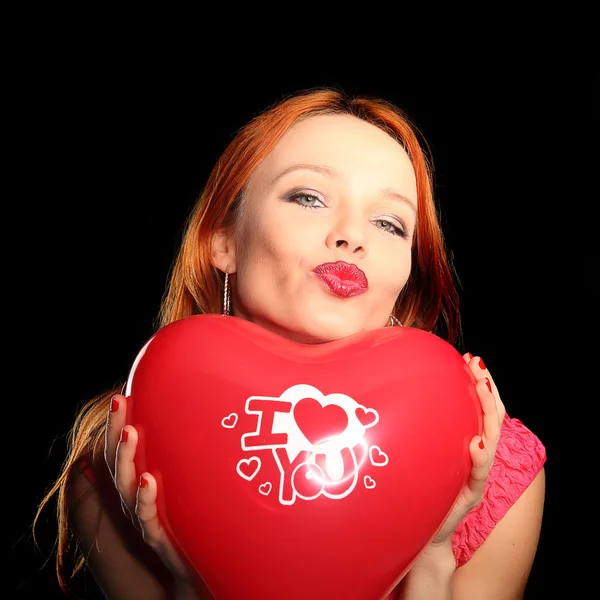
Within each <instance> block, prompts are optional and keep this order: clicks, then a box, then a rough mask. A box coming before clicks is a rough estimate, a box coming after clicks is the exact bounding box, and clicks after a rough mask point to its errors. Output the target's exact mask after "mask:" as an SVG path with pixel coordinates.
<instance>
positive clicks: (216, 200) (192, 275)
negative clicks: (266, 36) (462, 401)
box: [33, 88, 460, 592]
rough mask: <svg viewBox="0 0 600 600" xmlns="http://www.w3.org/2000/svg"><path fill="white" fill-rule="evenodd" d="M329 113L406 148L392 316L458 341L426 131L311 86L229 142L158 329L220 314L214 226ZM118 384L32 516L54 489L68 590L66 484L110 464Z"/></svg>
mask: <svg viewBox="0 0 600 600" xmlns="http://www.w3.org/2000/svg"><path fill="white" fill-rule="evenodd" d="M321 114H347V115H353V116H355V117H358V118H359V119H363V120H365V121H367V122H369V123H371V124H373V125H375V126H376V127H379V128H380V129H382V130H383V131H385V132H386V133H388V134H389V135H390V136H392V137H393V138H394V139H396V140H397V141H398V142H399V143H400V144H401V145H402V146H403V148H404V149H405V150H406V152H407V153H408V156H409V157H410V160H411V161H412V165H413V168H414V171H415V174H416V181H417V209H418V211H417V226H416V231H415V235H414V239H413V248H412V270H411V274H410V277H409V279H408V282H407V284H406V286H405V288H404V289H403V291H402V293H401V294H400V296H399V297H398V299H397V301H396V305H395V308H394V316H395V317H396V318H397V319H399V320H400V322H401V323H402V324H403V325H404V326H408V327H418V328H420V329H425V330H427V331H432V332H434V333H436V334H437V335H440V337H443V338H445V339H446V340H447V341H448V342H450V343H452V344H456V342H457V340H458V339H459V338H460V317H459V312H458V293H457V289H456V285H455V280H454V272H453V268H452V265H451V263H450V261H449V258H448V254H447V251H446V247H445V242H444V238H443V234H442V231H441V227H440V223H439V220H438V210H437V206H436V204H435V201H434V196H433V168H432V163H431V156H430V153H429V152H428V146H427V144H426V142H425V140H424V139H423V137H422V136H421V134H420V132H419V130H418V128H417V127H416V126H415V125H414V124H413V123H412V122H411V121H410V119H409V118H408V117H407V116H406V115H405V114H404V113H403V112H402V111H401V110H400V109H399V108H398V107H396V106H395V105H393V104H392V103H390V102H389V101H387V100H384V99H381V98H370V97H354V96H348V95H346V94H344V93H343V92H340V91H339V90H336V89H329V88H319V89H312V90H306V91H302V92H300V93H296V94H293V95H290V96H288V97H286V98H284V99H282V100H280V101H279V102H277V103H276V104H274V105H272V106H270V107H269V108H267V109H266V110H265V111H264V112H262V113H261V114H259V115H258V116H256V117H254V118H253V119H252V120H251V121H250V122H249V123H248V124H247V125H245V126H244V127H243V128H242V129H240V130H239V131H238V133H237V134H236V136H235V137H234V139H233V140H232V141H231V142H230V144H229V145H228V146H227V148H226V149H225V151H224V152H223V154H222V155H221V157H220V158H219V159H218V161H217V163H216V164H215V166H214V168H213V169H212V172H211V173H210V175H209V178H208V181H207V182H206V185H205V187H204V189H203V191H202V193H201V195H200V197H199V198H198V201H197V202H196V204H195V207H194V208H193V210H192V212H191V214H190V216H189V218H188V220H187V222H186V224H185V229H184V234H183V238H182V241H181V245H180V248H179V252H178V255H177V257H176V259H175V261H174V263H173V266H172V269H171V272H170V277H169V282H168V286H167V288H166V290H165V293H164V296H163V298H162V302H161V307H160V311H159V314H158V316H157V321H156V328H160V327H162V326H164V325H167V324H168V323H171V322H173V321H176V320H178V319H181V318H183V317H187V316H191V315H194V314H202V313H218V312H220V310H221V298H222V294H223V273H221V272H220V271H218V270H217V269H216V268H215V267H213V265H212V264H211V258H210V257H211V243H212V237H213V235H214V233H215V232H216V231H217V230H218V229H219V228H221V227H223V226H231V225H235V220H236V217H237V215H238V213H239V209H240V205H241V204H242V203H243V191H244V188H245V186H246V184H247V182H248V179H249V178H250V176H251V175H252V173H253V171H254V170H255V169H256V167H257V166H258V165H259V163H260V162H261V161H262V160H263V159H264V158H265V157H266V156H267V155H268V154H269V153H270V152H271V150H273V148H274V147H275V145H276V144H277V142H278V141H279V140H280V139H281V137H282V136H283V135H284V134H285V133H286V132H287V131H288V130H289V128H290V127H292V126H293V125H294V124H295V123H297V122H298V121H300V120H302V119H306V118H308V117H310V116H313V115H321ZM118 391H120V388H118V387H116V388H114V389H111V390H108V391H106V392H104V393H102V394H100V395H98V396H96V397H94V398H92V399H91V400H89V401H88V402H87V403H86V404H85V405H84V406H83V407H82V409H81V410H80V411H79V413H78V414H77V415H76V418H75V421H74V424H73V427H72V428H71V431H70V432H69V436H68V440H67V447H68V452H67V456H66V459H65V461H64V464H63V467H62V471H61V473H60V475H59V477H58V478H57V479H56V481H55V482H54V484H53V485H52V486H51V487H50V489H49V491H48V492H47V493H46V495H45V496H44V498H43V499H42V501H41V502H40V504H39V506H38V509H37V513H36V516H35V519H34V522H33V530H34V539H35V529H36V524H37V522H38V520H39V517H40V515H41V513H42V511H43V509H44V508H45V507H46V506H47V505H48V504H49V502H50V501H51V500H52V498H53V497H54V496H56V502H57V504H56V512H57V521H58V536H57V545H56V548H55V552H56V560H55V563H56V573H57V577H58V582H59V585H60V587H61V589H62V590H63V591H64V592H66V591H67V589H68V579H69V577H68V576H67V575H66V573H65V571H66V567H67V562H66V557H67V555H68V552H69V550H71V544H70V541H71V536H70V527H69V519H68V509H67V494H66V490H67V488H68V485H69V482H70V480H71V478H72V477H73V476H74V474H76V473H78V472H79V470H78V463H79V461H80V459H81V458H83V457H89V456H90V455H91V456H92V457H93V462H94V464H101V462H103V461H104V458H103V450H104V448H103V446H104V427H105V423H106V415H107V412H108V407H109V402H110V398H111V397H112V395H113V394H114V393H116V392H118ZM36 543H37V542H36ZM72 549H73V550H74V562H73V563H72V565H73V568H72V572H71V574H70V575H71V576H73V575H75V574H76V573H77V572H78V571H79V570H80V569H81V568H82V567H83V566H84V558H83V556H81V555H80V554H78V552H77V546H76V545H75V546H74V547H73V548H72Z"/></svg>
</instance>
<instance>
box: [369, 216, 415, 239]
mask: <svg viewBox="0 0 600 600" xmlns="http://www.w3.org/2000/svg"><path fill="white" fill-rule="evenodd" d="M375 225H376V226H377V227H379V229H381V230H382V231H387V232H388V233H391V234H392V235H397V236H400V237H402V238H404V239H407V238H408V233H406V230H405V229H404V228H402V227H399V226H398V225H395V224H394V223H392V222H391V221H388V220H387V219H377V220H376V221H375Z"/></svg>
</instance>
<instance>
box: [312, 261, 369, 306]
mask: <svg viewBox="0 0 600 600" xmlns="http://www.w3.org/2000/svg"><path fill="white" fill-rule="evenodd" d="M313 273H314V274H315V275H316V276H317V277H318V278H319V279H320V280H321V281H322V282H323V283H324V284H325V285H326V286H327V288H328V289H329V291H330V292H331V293H332V294H334V295H335V296H339V297H340V298H350V297H352V296H358V295H359V294H362V293H364V292H366V291H367V289H368V287H369V282H368V280H367V276H366V275H365V274H364V273H363V272H362V271H361V270H360V269H359V268H358V267H357V266H356V265H353V264H350V263H347V262H344V261H337V262H333V263H323V264H322V265H319V266H318V267H315V268H314V269H313Z"/></svg>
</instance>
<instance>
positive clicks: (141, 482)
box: [140, 475, 148, 488]
mask: <svg viewBox="0 0 600 600" xmlns="http://www.w3.org/2000/svg"><path fill="white" fill-rule="evenodd" d="M147 485H148V480H147V479H146V478H145V477H144V476H143V475H142V476H141V477H140V487H141V488H145V487H146V486H147Z"/></svg>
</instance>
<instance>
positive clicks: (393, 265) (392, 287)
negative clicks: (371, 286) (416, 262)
mask: <svg viewBox="0 0 600 600" xmlns="http://www.w3.org/2000/svg"><path fill="white" fill-rule="evenodd" d="M388 256H389V255H388ZM411 267H412V253H411V251H410V246H408V245H406V247H404V248H402V249H401V250H400V252H397V253H396V257H395V260H388V261H386V262H384V263H383V269H382V271H381V277H382V278H383V280H384V281H385V284H386V287H387V288H388V290H389V293H390V295H393V296H397V295H398V294H399V293H400V292H401V291H402V288H404V286H405V285H406V282H407V281H408V278H409V276H410V271H411Z"/></svg>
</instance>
